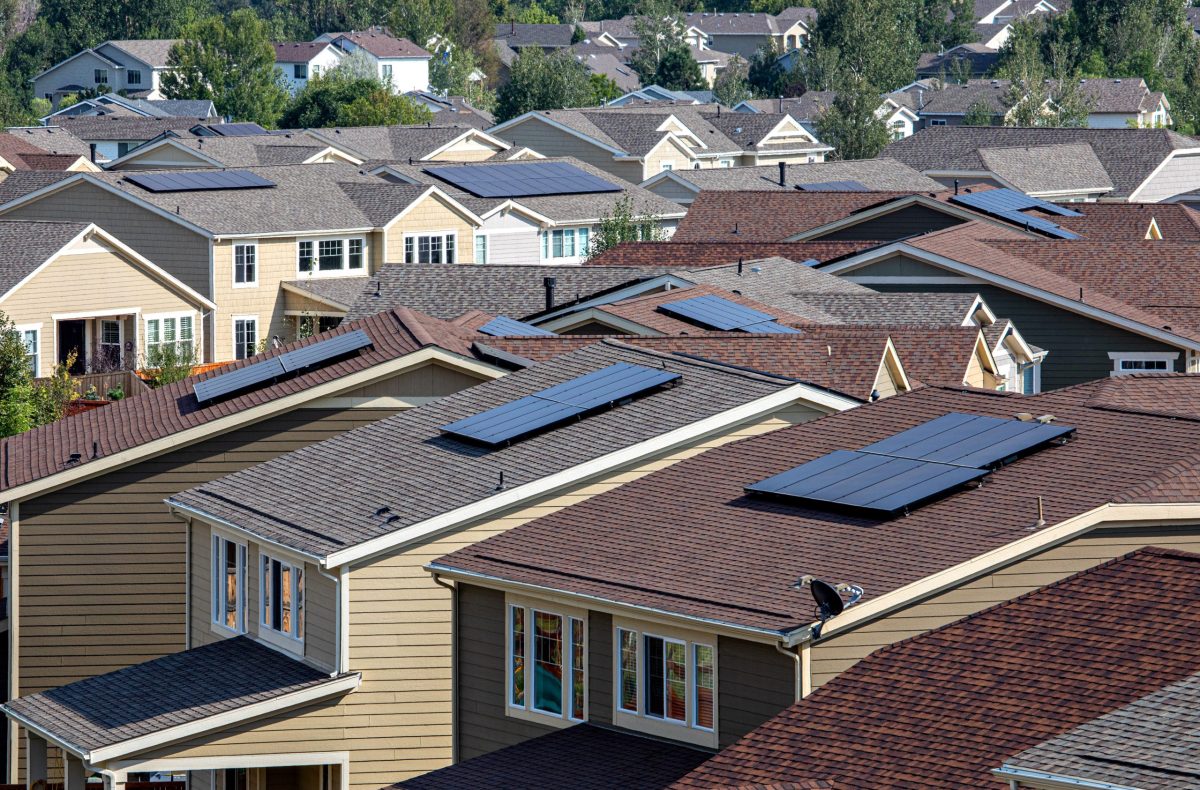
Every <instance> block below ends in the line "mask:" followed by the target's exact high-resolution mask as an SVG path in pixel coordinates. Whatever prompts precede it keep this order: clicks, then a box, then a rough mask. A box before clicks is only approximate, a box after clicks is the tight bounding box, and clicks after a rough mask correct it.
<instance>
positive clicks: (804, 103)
mask: <svg viewBox="0 0 1200 790" xmlns="http://www.w3.org/2000/svg"><path fill="white" fill-rule="evenodd" d="M782 57H787V56H786V55H785V56H782ZM836 98H837V91H806V92H805V93H804V94H803V95H802V96H800V97H799V98H795V99H784V98H782V97H781V98H779V99H747V100H745V101H743V102H741V103H740V104H738V105H737V106H736V107H734V108H733V109H734V110H735V111H736V112H774V113H787V114H788V115H790V116H792V117H793V118H795V119H796V120H798V121H800V122H801V123H803V124H805V125H806V126H808V127H809V128H813V127H814V125H815V124H816V122H817V118H819V117H820V115H821V113H823V112H825V111H826V110H828V109H829V108H830V107H831V106H832V105H833V102H834V100H835V99H836ZM909 105H910V102H908V101H907V100H906V97H905V96H903V95H897V94H887V95H885V96H884V97H883V101H882V103H880V105H879V109H878V110H876V111H875V115H876V117H878V118H879V119H880V120H881V121H883V123H884V125H885V126H887V128H888V133H889V134H890V135H891V138H892V139H893V140H903V139H904V138H905V137H908V136H909V135H910V134H912V133H913V132H914V131H915V130H916V128H917V124H918V118H917V115H916V113H915V112H913V110H912V108H911V107H910V106H909Z"/></svg>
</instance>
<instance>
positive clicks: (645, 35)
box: [629, 0, 691, 87]
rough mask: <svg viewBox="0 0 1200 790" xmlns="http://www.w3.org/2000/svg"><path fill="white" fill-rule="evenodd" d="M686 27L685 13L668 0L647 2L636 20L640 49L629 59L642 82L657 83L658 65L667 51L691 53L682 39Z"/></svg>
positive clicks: (635, 26) (635, 28)
mask: <svg viewBox="0 0 1200 790" xmlns="http://www.w3.org/2000/svg"><path fill="white" fill-rule="evenodd" d="M684 27H685V25H684V19H683V14H681V13H680V12H679V9H678V8H677V7H676V6H674V5H672V4H671V3H670V2H669V0H648V1H647V2H646V3H645V4H644V6H643V8H642V9H641V11H640V14H639V16H638V17H637V18H636V19H635V20H634V21H633V32H634V33H635V34H637V37H638V49H637V52H635V53H633V57H631V58H630V59H629V65H630V67H632V68H633V70H634V71H636V72H637V73H638V76H639V77H641V79H642V83H643V84H645V85H650V84H651V83H657V82H658V74H659V65H660V64H661V63H662V61H663V59H664V58H666V57H667V55H668V53H671V52H676V51H678V50H682V51H683V52H685V53H687V54H688V55H689V56H690V55H691V53H690V52H689V50H688V48H687V42H685V41H684V40H683V31H684ZM673 68H674V67H673ZM663 87H667V86H665V85H664V86H663Z"/></svg>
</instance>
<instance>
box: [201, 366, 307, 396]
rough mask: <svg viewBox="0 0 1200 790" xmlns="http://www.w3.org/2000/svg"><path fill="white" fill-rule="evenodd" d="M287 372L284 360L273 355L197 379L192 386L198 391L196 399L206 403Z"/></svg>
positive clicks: (255, 385)
mask: <svg viewBox="0 0 1200 790" xmlns="http://www.w3.org/2000/svg"><path fill="white" fill-rule="evenodd" d="M285 372H286V371H285V370H284V369H283V362H281V361H280V358H279V357H273V358H271V359H264V360H263V361H262V362H255V363H254V364H253V365H247V366H246V367H244V368H239V369H238V370H232V371H230V372H228V373H222V374H221V375H219V376H214V377H213V378H211V379H205V380H204V381H197V382H196V383H195V384H194V385H193V386H192V391H193V392H195V393H196V400H197V401H199V402H200V403H204V402H206V401H210V400H215V399H217V398H222V397H225V396H226V395H232V394H233V393H235V392H240V391H241V390H245V389H249V388H251V387H257V386H258V385H259V384H262V383H263V382H266V381H271V380H272V379H276V378H278V377H280V376H282V375H283V374H284V373H285Z"/></svg>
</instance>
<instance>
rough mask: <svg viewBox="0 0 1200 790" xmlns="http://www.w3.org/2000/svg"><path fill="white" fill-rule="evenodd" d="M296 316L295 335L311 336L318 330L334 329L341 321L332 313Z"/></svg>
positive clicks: (318, 331)
mask: <svg viewBox="0 0 1200 790" xmlns="http://www.w3.org/2000/svg"><path fill="white" fill-rule="evenodd" d="M297 318H298V322H297V324H296V329H297V332H296V336H297V337H312V336H313V335H315V334H318V333H320V332H328V331H329V330H330V329H336V328H337V325H338V324H340V323H341V322H342V319H341V318H338V317H337V316H332V315H317V316H312V315H302V316H297Z"/></svg>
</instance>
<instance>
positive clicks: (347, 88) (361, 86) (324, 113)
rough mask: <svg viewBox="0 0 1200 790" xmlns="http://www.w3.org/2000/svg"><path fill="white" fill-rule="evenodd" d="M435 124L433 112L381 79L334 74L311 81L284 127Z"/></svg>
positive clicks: (285, 115) (293, 103)
mask: <svg viewBox="0 0 1200 790" xmlns="http://www.w3.org/2000/svg"><path fill="white" fill-rule="evenodd" d="M431 120H433V113H431V112H430V111H429V108H427V107H425V106H423V105H421V104H418V103H416V102H414V101H413V100H412V99H409V98H408V97H407V96H398V95H396V94H394V93H392V92H391V91H390V90H388V89H387V88H386V87H384V85H383V84H382V83H381V82H380V81H379V80H378V79H372V78H363V77H357V76H354V75H353V74H351V73H348V72H339V71H338V70H336V69H335V70H333V71H331V72H329V74H323V75H321V76H319V77H314V78H313V79H311V80H309V82H308V85H306V86H305V88H304V90H302V91H300V92H299V93H298V94H296V97H295V98H294V99H293V100H292V101H291V102H290V103H289V104H288V106H287V109H286V110H285V111H284V113H283V116H282V118H281V119H280V121H281V124H280V125H281V126H282V127H283V128H285V129H304V128H321V127H327V126H381V125H387V126H392V125H396V124H417V123H426V122H428V121H431Z"/></svg>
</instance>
